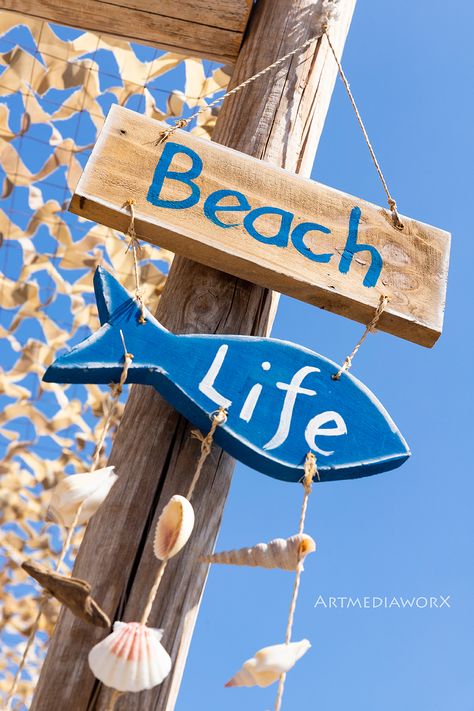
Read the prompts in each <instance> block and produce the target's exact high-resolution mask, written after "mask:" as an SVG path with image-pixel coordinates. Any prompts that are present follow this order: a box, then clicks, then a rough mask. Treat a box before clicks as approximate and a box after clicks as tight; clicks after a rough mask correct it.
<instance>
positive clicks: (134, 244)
mask: <svg viewBox="0 0 474 711" xmlns="http://www.w3.org/2000/svg"><path fill="white" fill-rule="evenodd" d="M122 207H128V209H129V210H130V223H129V225H128V228H127V231H126V233H125V236H126V237H128V240H129V241H128V246H127V250H126V251H127V252H128V251H129V250H130V249H131V250H132V255H133V269H134V274H135V298H136V300H137V301H138V304H139V306H140V316H139V319H138V323H146V318H145V304H144V302H143V291H142V288H141V286H140V272H139V269H138V256H137V253H138V252H139V251H140V250H141V245H140V242H139V240H138V237H137V233H136V232H135V200H134V199H133V198H131V199H130V200H126V201H125V202H124V204H123V205H122Z"/></svg>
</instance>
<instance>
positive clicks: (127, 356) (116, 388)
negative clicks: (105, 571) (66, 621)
mask: <svg viewBox="0 0 474 711" xmlns="http://www.w3.org/2000/svg"><path fill="white" fill-rule="evenodd" d="M120 335H121V338H122V343H123V347H124V365H123V368H122V372H121V374H120V379H119V382H118V383H117V384H112V385H111V386H110V388H111V392H110V395H109V398H110V405H109V410H108V413H107V417H106V419H105V422H104V426H103V428H102V432H101V435H100V437H99V440H98V442H97V444H96V448H95V451H94V456H93V460H92V469H91V471H90V473H92V472H94V471H95V470H96V469H97V467H98V464H99V461H100V453H101V450H102V447H103V445H104V442H105V439H106V437H107V433H108V431H109V428H110V424H111V421H112V415H113V412H114V409H115V406H116V404H117V400H118V398H119V397H120V394H121V392H122V388H123V385H124V383H125V381H126V380H127V375H128V370H129V368H130V365H131V362H132V359H133V355H132V354H131V353H128V351H127V348H126V346H125V340H124V337H123V333H122V331H120ZM83 506H84V502H82V503H81V504H79V506H78V507H77V509H76V512H75V514H74V519H73V522H72V524H71V525H70V526H69V527H68V532H67V536H66V538H65V539H64V541H63V544H62V546H61V550H60V551H59V554H58V559H57V561H56V565H55V568H54V570H55V572H56V573H59V572H60V568H61V566H62V564H63V562H64V559H65V557H66V554H67V552H68V550H69V548H70V546H71V542H72V538H73V535H74V531H75V529H76V527H77V525H78V522H79V518H80V515H81V512H82V509H83ZM50 597H51V595H50V594H49V593H48V591H46V590H44V591H43V593H42V595H41V597H40V600H39V604H38V612H37V615H36V618H35V621H34V623H33V626H32V628H31V631H30V634H29V636H28V640H27V642H26V645H25V649H24V650H23V655H22V657H21V660H20V663H19V665H18V668H17V670H16V673H15V677H14V679H13V682H12V685H11V687H10V690H9V692H8V696H7V699H6V708H8V709H9V708H11V704H12V702H13V698H14V696H15V694H16V690H17V688H18V683H19V681H20V677H21V673H22V671H23V669H24V668H25V666H26V662H27V659H28V655H29V652H30V649H31V647H32V646H33V642H34V640H35V638H36V634H37V632H38V630H39V625H40V621H41V617H42V615H43V613H44V610H45V607H46V604H47V602H48V600H49V599H50Z"/></svg>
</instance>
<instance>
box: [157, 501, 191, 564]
mask: <svg viewBox="0 0 474 711" xmlns="http://www.w3.org/2000/svg"><path fill="white" fill-rule="evenodd" d="M193 526H194V509H193V507H192V506H191V504H190V503H189V501H188V500H187V499H185V498H184V496H179V495H178V494H176V495H175V496H172V497H171V499H170V500H169V502H168V503H167V504H166V506H165V508H164V509H163V511H162V513H161V516H160V518H159V519H158V523H157V524H156V531H155V541H154V546H153V549H154V552H155V555H156V557H157V558H158V560H168V558H172V557H173V556H174V555H176V553H178V552H179V551H180V550H181V548H182V547H183V546H184V545H185V543H186V542H187V540H188V538H189V536H190V535H191V533H192V530H193Z"/></svg>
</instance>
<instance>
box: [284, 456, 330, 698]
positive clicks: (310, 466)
mask: <svg viewBox="0 0 474 711" xmlns="http://www.w3.org/2000/svg"><path fill="white" fill-rule="evenodd" d="M315 476H316V477H317V479H318V481H319V480H320V479H319V472H318V467H317V465H316V457H315V456H314V454H313V453H312V452H308V454H307V455H306V461H305V465H304V477H303V481H302V484H303V486H304V497H303V504H302V506H301V517H300V525H299V531H298V533H299V534H300V535H301V534H302V533H303V532H304V524H305V519H306V511H307V508H308V498H309V495H310V494H311V491H312V488H313V479H314V477H315ZM302 572H303V561H302V560H300V561H299V563H298V567H297V568H296V574H295V582H294V584H293V592H292V595H291V603H290V610H289V613H288V622H287V625H286V634H285V644H290V642H291V633H292V631H293V622H294V619H295V612H296V603H297V601H298V593H299V589H300V582H301V574H302ZM285 681H286V673H285V672H283V673H282V674H280V678H279V680H278V690H277V695H276V699H275V706H274V711H280V709H281V704H282V701H283V692H284V690H285Z"/></svg>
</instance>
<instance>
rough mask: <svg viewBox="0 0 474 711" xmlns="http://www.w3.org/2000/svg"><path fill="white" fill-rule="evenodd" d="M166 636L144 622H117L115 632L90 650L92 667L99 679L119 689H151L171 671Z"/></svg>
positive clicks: (90, 664)
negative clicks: (162, 641) (165, 644)
mask: <svg viewBox="0 0 474 711" xmlns="http://www.w3.org/2000/svg"><path fill="white" fill-rule="evenodd" d="M162 636H163V630H158V629H153V628H152V627H147V626H146V625H143V624H141V623H140V622H115V624H114V628H113V632H112V633H111V634H109V635H108V636H107V637H106V638H105V639H103V640H102V641H101V642H99V643H98V644H96V645H95V646H94V647H92V649H91V651H90V652H89V667H90V669H91V671H92V673H93V674H94V676H95V677H96V678H97V679H99V681H101V682H102V683H103V684H105V685H106V686H109V687H111V688H112V689H117V691H135V692H137V691H144V690H145V689H151V688H152V687H153V686H157V685H158V684H161V682H162V681H163V680H164V679H165V678H166V677H167V676H168V674H169V673H170V671H171V657H170V656H169V654H168V652H167V651H166V650H165V649H164V647H163V646H162V645H161V638H162Z"/></svg>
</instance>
